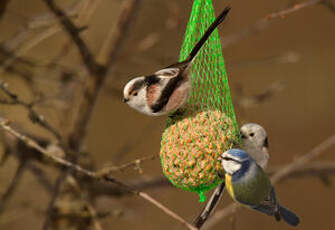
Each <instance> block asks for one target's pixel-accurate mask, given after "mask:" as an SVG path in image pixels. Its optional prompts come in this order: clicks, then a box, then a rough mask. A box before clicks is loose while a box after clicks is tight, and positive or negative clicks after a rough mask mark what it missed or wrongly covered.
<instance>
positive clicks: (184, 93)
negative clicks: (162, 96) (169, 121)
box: [165, 81, 189, 111]
mask: <svg viewBox="0 0 335 230" xmlns="http://www.w3.org/2000/svg"><path fill="white" fill-rule="evenodd" d="M188 95H189V83H188V82H187V81H184V82H183V83H182V84H181V85H180V86H179V87H178V88H177V89H175V90H174V92H173V93H172V95H171V96H170V99H169V102H168V103H167V104H166V108H165V110H166V111H173V110H176V109H179V108H180V107H181V106H182V105H183V104H184V103H185V102H186V100H187V98H188Z"/></svg>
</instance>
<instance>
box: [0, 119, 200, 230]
mask: <svg viewBox="0 0 335 230" xmlns="http://www.w3.org/2000/svg"><path fill="white" fill-rule="evenodd" d="M0 127H1V128H2V129H4V130H5V131H6V132H8V133H10V134H12V135H14V136H15V137H16V138H18V139H20V140H21V141H23V142H24V143H25V144H26V145H28V146H29V147H31V148H34V149H36V150H37V151H39V152H40V153H42V154H43V155H44V156H45V157H47V158H48V159H50V160H52V161H54V162H55V163H57V164H60V165H62V166H63V167H65V168H68V169H71V170H74V171H76V172H78V173H82V174H84V175H85V176H87V177H89V178H91V179H94V180H101V181H104V182H110V183H114V184H116V185H118V186H120V187H121V188H123V189H124V190H125V191H128V192H130V193H132V194H135V195H137V196H139V197H141V198H143V199H144V200H146V201H148V202H150V203H151V204H153V205H154V206H156V207H157V208H159V209H161V210H162V211H163V212H165V213H166V214H167V215H169V216H170V217H172V218H174V219H175V220H177V221H179V222H180V223H182V224H183V225H184V226H185V227H187V228H188V229H191V230H196V228H195V227H193V226H192V225H191V224H189V223H188V222H187V221H186V220H184V219H183V218H182V217H180V216H179V215H177V214H176V213H175V212H173V211H171V210H170V209H169V208H167V207H166V206H164V205H163V204H161V203H160V202H158V201H157V200H155V199H154V198H152V197H151V196H150V195H148V194H147V193H144V192H141V191H138V190H137V189H135V188H133V187H131V186H129V185H127V184H125V183H123V182H122V181H120V180H118V179H116V178H114V177H112V176H111V175H105V174H101V173H100V174H99V173H95V172H92V171H89V170H87V169H84V168H82V167H81V166H79V165H77V164H73V163H71V162H69V161H67V160H64V159H62V158H60V157H57V156H54V155H53V154H51V153H50V152H48V151H47V150H46V149H45V148H43V147H41V146H40V145H39V144H38V143H37V142H35V141H34V140H32V139H30V138H28V137H27V136H24V135H22V134H20V133H19V132H17V131H16V130H14V129H12V128H11V127H10V126H9V122H8V121H0ZM65 172H66V171H65ZM58 179H59V181H62V179H63V178H61V177H60V178H58ZM58 187H59V186H58ZM53 198H54V199H56V196H54V197H53Z"/></svg>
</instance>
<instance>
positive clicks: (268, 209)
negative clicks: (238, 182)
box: [249, 204, 274, 216]
mask: <svg viewBox="0 0 335 230" xmlns="http://www.w3.org/2000/svg"><path fill="white" fill-rule="evenodd" d="M249 207H250V208H252V209H254V210H256V211H259V212H262V213H264V214H266V215H268V216H273V214H274V211H273V208H272V207H270V206H267V205H264V204H260V205H251V206H249Z"/></svg>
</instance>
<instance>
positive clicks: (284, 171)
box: [203, 134, 335, 229]
mask: <svg viewBox="0 0 335 230" xmlns="http://www.w3.org/2000/svg"><path fill="white" fill-rule="evenodd" d="M333 145H335V134H333V135H332V136H330V137H328V138H327V139H326V140H325V141H323V142H321V143H320V144H319V145H317V146H316V147H314V148H313V149H312V150H311V151H310V152H308V153H307V154H305V155H303V156H301V157H299V158H298V159H296V160H294V161H292V162H291V163H289V164H287V165H285V166H283V167H281V168H280V169H278V170H277V171H276V173H274V174H273V176H271V181H272V184H273V185H274V184H276V183H278V182H281V181H284V180H285V179H288V178H291V175H292V176H294V175H299V174H300V175H301V173H302V172H303V171H304V164H306V163H308V162H310V161H311V160H313V159H315V158H316V157H319V156H320V155H321V154H322V153H324V152H325V151H326V150H327V149H329V148H330V147H331V146H333ZM306 167H307V166H306ZM307 169H308V168H307ZM307 169H305V170H306V171H305V172H304V173H307V174H308V173H311V170H312V169H311V168H310V169H309V170H307ZM330 170H331V172H333V170H332V169H331V168H330ZM239 207H240V205H238V204H237V203H232V204H230V205H228V206H227V207H226V208H223V209H221V210H218V211H217V212H215V213H214V214H213V216H212V217H211V218H210V219H208V221H207V222H206V224H205V225H204V228H203V229H211V228H213V227H214V226H215V225H216V224H218V223H219V222H220V221H221V220H222V219H224V218H225V217H227V216H229V215H231V214H232V213H234V212H235V211H236V210H237V208H239Z"/></svg>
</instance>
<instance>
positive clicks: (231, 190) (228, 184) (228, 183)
mask: <svg viewBox="0 0 335 230" xmlns="http://www.w3.org/2000/svg"><path fill="white" fill-rule="evenodd" d="M225 183H226V189H227V191H228V193H229V195H230V196H231V197H232V198H233V199H234V200H235V194H234V188H233V184H232V178H231V175H228V174H227V173H226V176H225Z"/></svg>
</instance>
